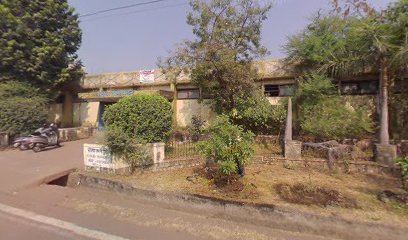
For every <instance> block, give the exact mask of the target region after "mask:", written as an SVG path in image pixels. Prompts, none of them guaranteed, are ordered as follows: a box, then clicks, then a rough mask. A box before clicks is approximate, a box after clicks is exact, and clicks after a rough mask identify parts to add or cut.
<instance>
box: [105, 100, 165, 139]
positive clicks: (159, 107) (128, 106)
mask: <svg viewBox="0 0 408 240" xmlns="http://www.w3.org/2000/svg"><path fill="white" fill-rule="evenodd" d="M103 120H104V122H105V125H106V127H107V129H111V128H118V129H120V130H122V131H123V133H124V134H126V136H127V137H130V138H137V139H140V140H141V141H144V142H147V143H151V142H164V141H166V140H167V138H168V137H169V136H170V132H171V124H172V109H171V104H170V102H169V101H168V100H167V99H165V98H164V97H161V96H158V95H147V94H140V95H134V96H128V97H125V98H122V99H121V100H119V101H118V102H117V103H115V104H113V105H111V106H109V107H107V109H106V110H105V112H104V114H103Z"/></svg>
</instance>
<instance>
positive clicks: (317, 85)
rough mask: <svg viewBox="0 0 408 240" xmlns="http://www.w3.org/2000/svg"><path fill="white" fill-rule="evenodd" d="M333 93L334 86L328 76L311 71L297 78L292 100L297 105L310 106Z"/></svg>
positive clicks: (334, 91) (334, 90)
mask: <svg viewBox="0 0 408 240" xmlns="http://www.w3.org/2000/svg"><path fill="white" fill-rule="evenodd" d="M335 93H336V88H335V87H334V85H333V83H332V82H331V80H330V79H329V78H327V77H326V76H324V75H322V74H318V73H315V72H312V73H308V74H305V75H304V76H301V77H299V78H298V79H297V88H296V90H295V93H294V96H293V101H294V102H295V103H296V104H298V105H305V106H312V105H315V104H317V103H318V102H321V101H323V100H324V99H325V98H326V97H327V96H333V95H334V94H335Z"/></svg>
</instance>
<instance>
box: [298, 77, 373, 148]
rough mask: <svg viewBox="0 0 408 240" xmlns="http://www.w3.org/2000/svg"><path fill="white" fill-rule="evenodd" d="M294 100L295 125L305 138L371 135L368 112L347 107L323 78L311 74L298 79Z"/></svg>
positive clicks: (330, 84) (339, 137) (326, 79)
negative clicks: (308, 136)
mask: <svg viewBox="0 0 408 240" xmlns="http://www.w3.org/2000/svg"><path fill="white" fill-rule="evenodd" d="M293 99H294V103H295V107H296V108H297V111H296V113H297V123H298V124H299V125H300V128H301V131H302V133H304V134H306V135H313V136H314V137H319V138H329V139H336V140H341V139H344V138H358V137H362V136H365V135H367V134H370V133H372V132H373V125H374V123H373V120H372V119H371V118H370V115H369V111H368V110H367V109H365V108H356V109H353V108H352V107H350V106H347V105H346V104H345V103H344V101H342V100H341V98H340V96H339V95H338V94H336V90H335V86H334V84H333V83H332V82H331V80H330V79H329V78H327V77H325V76H324V75H319V74H316V73H311V74H308V75H306V76H305V77H302V78H300V79H299V80H298V87H297V89H296V90H295V95H294V98H293Z"/></svg>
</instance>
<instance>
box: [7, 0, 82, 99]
mask: <svg viewBox="0 0 408 240" xmlns="http://www.w3.org/2000/svg"><path fill="white" fill-rule="evenodd" d="M0 15H1V16H2V17H1V19H0V82H6V81H20V82H26V83H29V84H31V85H35V86H37V87H39V88H41V89H43V90H45V91H51V90H53V89H54V88H55V87H57V86H58V85H60V84H62V83H64V82H67V81H69V80H71V79H73V78H78V77H79V76H80V75H81V73H82V70H81V63H80V61H78V58H77V55H76V51H77V50H78V48H79V45H80V43H81V30H80V28H79V22H78V15H77V14H75V13H74V9H73V8H72V7H70V6H69V5H68V3H67V0H2V1H1V2H0Z"/></svg>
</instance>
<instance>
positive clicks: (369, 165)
mask: <svg viewBox="0 0 408 240" xmlns="http://www.w3.org/2000/svg"><path fill="white" fill-rule="evenodd" d="M287 161H290V166H291V167H304V168H312V169H317V170H327V171H329V170H330V169H329V166H328V164H327V160H326V159H318V158H306V159H289V160H288V159H284V158H282V157H279V156H256V157H254V164H267V165H282V166H285V165H286V162H287ZM333 169H334V171H339V172H347V173H387V174H393V175H394V174H395V175H398V176H399V169H398V168H395V167H390V166H387V165H384V164H379V163H376V162H369V161H359V162H354V161H348V162H336V163H334V167H333Z"/></svg>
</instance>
